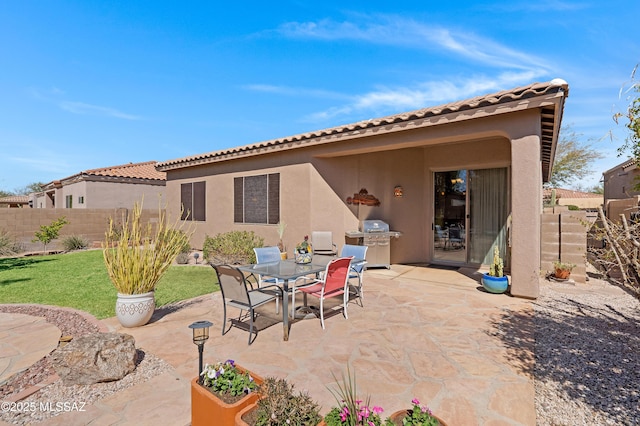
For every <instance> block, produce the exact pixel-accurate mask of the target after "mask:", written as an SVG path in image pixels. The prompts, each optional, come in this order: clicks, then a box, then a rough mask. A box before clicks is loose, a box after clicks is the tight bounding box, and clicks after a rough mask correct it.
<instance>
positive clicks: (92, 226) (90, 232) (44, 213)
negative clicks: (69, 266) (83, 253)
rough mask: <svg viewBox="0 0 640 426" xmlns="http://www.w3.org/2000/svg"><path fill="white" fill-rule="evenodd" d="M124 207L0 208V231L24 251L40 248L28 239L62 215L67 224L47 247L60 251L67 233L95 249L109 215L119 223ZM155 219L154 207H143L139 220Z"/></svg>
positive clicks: (105, 227) (101, 237) (102, 234)
mask: <svg viewBox="0 0 640 426" xmlns="http://www.w3.org/2000/svg"><path fill="white" fill-rule="evenodd" d="M123 213H124V214H127V213H128V211H127V209H29V208H23V209H0V231H5V232H7V233H8V234H9V235H10V236H11V237H12V238H13V239H15V240H16V241H18V242H19V243H21V244H22V246H23V247H24V248H25V250H26V251H40V250H42V243H41V242H39V241H38V242H35V243H34V242H32V241H31V240H32V239H33V238H34V237H35V233H36V231H39V230H40V226H41V225H50V224H51V222H53V221H55V220H57V219H58V218H60V217H62V216H64V217H65V218H66V219H67V220H68V221H69V223H68V224H67V225H64V226H63V227H62V229H61V230H60V237H59V238H58V239H57V240H54V241H52V242H51V243H50V244H49V245H47V250H61V249H62V244H61V242H62V240H63V239H64V237H66V236H69V235H81V236H83V237H84V238H86V239H87V240H88V241H89V246H90V247H92V246H93V247H95V248H98V247H100V243H101V242H102V241H104V238H105V232H106V231H107V229H108V226H109V218H111V217H113V219H114V220H115V221H116V222H121V218H122V217H123V216H122V215H123ZM157 220H158V210H157V209H156V210H152V209H149V210H143V212H142V222H143V223H148V222H151V223H154V222H156V221H157Z"/></svg>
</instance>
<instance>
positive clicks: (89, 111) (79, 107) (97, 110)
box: [58, 101, 141, 120]
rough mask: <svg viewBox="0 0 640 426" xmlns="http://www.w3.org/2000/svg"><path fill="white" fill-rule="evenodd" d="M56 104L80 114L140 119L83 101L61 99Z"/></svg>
mask: <svg viewBox="0 0 640 426" xmlns="http://www.w3.org/2000/svg"><path fill="white" fill-rule="evenodd" d="M58 106H59V107H60V108H62V109H63V110H65V111H69V112H72V113H74V114H81V115H102V116H107V117H114V118H122V119H124V120H140V119H141V117H139V116H137V115H132V114H126V113H124V112H122V111H119V110H117V109H115V108H109V107H103V106H98V105H91V104H86V103H84V102H70V101H62V102H59V103H58Z"/></svg>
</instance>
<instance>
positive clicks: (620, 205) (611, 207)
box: [602, 158, 640, 219]
mask: <svg viewBox="0 0 640 426" xmlns="http://www.w3.org/2000/svg"><path fill="white" fill-rule="evenodd" d="M602 180H603V181H604V205H605V207H606V210H605V211H606V214H607V217H608V218H610V219H611V218H617V217H618V216H619V215H620V214H625V216H626V217H627V219H629V218H630V217H631V215H632V214H633V215H635V216H637V215H638V211H639V210H640V209H639V208H638V205H639V203H640V191H636V190H634V187H635V186H636V185H638V184H640V168H639V167H638V164H637V163H636V161H635V159H633V158H630V159H628V160H627V161H625V162H623V163H620V164H618V165H617V166H615V167H613V168H611V169H609V170H607V171H606V172H604V173H602Z"/></svg>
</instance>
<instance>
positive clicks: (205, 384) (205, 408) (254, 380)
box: [191, 359, 264, 426]
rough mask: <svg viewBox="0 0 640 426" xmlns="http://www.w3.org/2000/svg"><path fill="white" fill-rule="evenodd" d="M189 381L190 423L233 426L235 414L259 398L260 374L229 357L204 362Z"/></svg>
mask: <svg viewBox="0 0 640 426" xmlns="http://www.w3.org/2000/svg"><path fill="white" fill-rule="evenodd" d="M200 376H201V378H202V383H200V380H199V378H194V379H193V380H192V381H191V425H192V426H199V425H210V424H212V421H213V420H215V421H216V422H217V424H221V425H232V424H233V423H234V421H235V417H236V414H238V413H239V412H240V411H242V410H243V409H244V408H245V407H247V406H249V405H251V404H253V403H255V402H256V401H257V400H258V397H259V394H258V391H259V388H260V386H261V385H262V383H263V382H264V380H263V379H262V377H260V376H258V375H256V374H254V373H252V372H249V371H248V370H246V369H244V368H242V367H241V366H239V365H237V364H236V363H235V362H234V361H233V360H231V359H229V360H226V361H225V362H218V363H216V364H207V365H206V366H205V367H204V370H203V371H202V373H201V374H200Z"/></svg>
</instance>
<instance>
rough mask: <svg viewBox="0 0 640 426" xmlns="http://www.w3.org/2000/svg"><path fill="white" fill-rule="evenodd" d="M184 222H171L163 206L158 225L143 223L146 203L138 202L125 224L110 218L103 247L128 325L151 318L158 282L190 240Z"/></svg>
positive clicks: (122, 316)
mask: <svg viewBox="0 0 640 426" xmlns="http://www.w3.org/2000/svg"><path fill="white" fill-rule="evenodd" d="M183 225H184V223H183V224H182V225H180V226H177V223H176V224H174V225H170V224H169V223H168V221H167V217H166V213H165V212H164V210H163V209H161V208H159V209H158V219H157V222H156V223H155V224H153V225H152V224H151V223H150V222H148V223H147V224H146V225H145V224H143V223H142V202H140V203H135V204H134V206H133V210H132V212H131V214H130V215H127V216H126V217H123V219H122V225H121V226H116V225H115V222H114V220H113V218H110V219H109V229H108V230H107V232H106V233H105V241H104V243H103V244H102V250H103V257H104V263H105V265H106V267H107V273H108V274H109V278H110V279H111V282H112V283H113V285H114V287H115V288H116V290H117V291H118V298H117V300H116V316H117V317H118V320H119V321H120V324H122V325H123V326H124V327H139V326H142V325H145V324H146V323H147V322H149V319H151V315H152V314H153V311H154V310H155V293H154V290H155V287H156V284H157V283H158V281H160V278H162V275H164V273H165V272H166V271H167V269H168V268H169V266H170V265H171V263H172V262H173V261H174V259H175V258H176V256H177V255H178V254H179V253H180V251H182V249H183V247H185V246H186V245H187V244H188V242H189V237H190V234H191V232H190V233H187V232H184V231H183V230H182V229H181V228H182V226H183Z"/></svg>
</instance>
